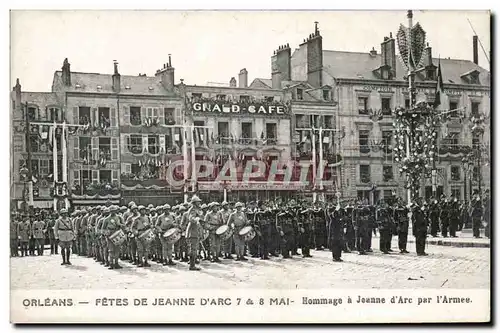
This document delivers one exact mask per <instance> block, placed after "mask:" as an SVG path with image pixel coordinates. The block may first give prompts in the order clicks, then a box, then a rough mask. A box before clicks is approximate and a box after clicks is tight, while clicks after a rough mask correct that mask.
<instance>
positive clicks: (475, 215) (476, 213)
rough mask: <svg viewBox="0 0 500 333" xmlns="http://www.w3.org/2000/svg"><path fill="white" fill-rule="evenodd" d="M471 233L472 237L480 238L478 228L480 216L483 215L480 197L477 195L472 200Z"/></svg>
mask: <svg viewBox="0 0 500 333" xmlns="http://www.w3.org/2000/svg"><path fill="white" fill-rule="evenodd" d="M471 217H472V234H473V235H474V238H481V233H480V231H479V228H480V227H481V218H482V217H483V207H482V205H481V198H480V197H479V196H477V197H476V199H475V200H474V201H473V202H472V211H471Z"/></svg>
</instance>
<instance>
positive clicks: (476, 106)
mask: <svg viewBox="0 0 500 333" xmlns="http://www.w3.org/2000/svg"><path fill="white" fill-rule="evenodd" d="M470 108H471V114H472V115H478V114H479V103H478V102H471V106H470Z"/></svg>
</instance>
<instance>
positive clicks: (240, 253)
mask: <svg viewBox="0 0 500 333" xmlns="http://www.w3.org/2000/svg"><path fill="white" fill-rule="evenodd" d="M235 207H236V209H239V208H240V207H243V204H242V203H237V204H236V205H235ZM240 209H241V208H240ZM228 224H229V225H230V226H231V227H234V233H233V240H234V246H235V250H236V260H247V259H246V258H245V257H244V255H245V240H244V239H243V237H241V236H240V234H239V232H240V231H241V229H243V228H244V227H245V226H247V225H248V224H249V221H248V219H247V216H246V214H245V213H244V212H243V211H241V210H237V211H235V212H234V213H232V214H231V215H230V216H229V220H228Z"/></svg>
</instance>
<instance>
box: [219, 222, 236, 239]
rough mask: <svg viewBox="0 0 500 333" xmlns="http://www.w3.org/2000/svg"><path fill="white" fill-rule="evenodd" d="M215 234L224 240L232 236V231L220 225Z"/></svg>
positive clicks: (226, 226)
mask: <svg viewBox="0 0 500 333" xmlns="http://www.w3.org/2000/svg"><path fill="white" fill-rule="evenodd" d="M215 234H216V235H217V236H219V237H221V238H222V239H224V240H226V239H229V238H231V237H232V236H233V229H231V228H229V226H228V225H221V226H220V227H218V228H217V230H216V231H215Z"/></svg>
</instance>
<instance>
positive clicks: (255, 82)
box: [250, 78, 304, 89]
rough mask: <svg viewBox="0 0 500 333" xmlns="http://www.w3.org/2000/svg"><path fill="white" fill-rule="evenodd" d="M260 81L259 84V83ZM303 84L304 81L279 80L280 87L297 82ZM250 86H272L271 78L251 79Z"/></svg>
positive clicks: (270, 87) (283, 87)
mask: <svg viewBox="0 0 500 333" xmlns="http://www.w3.org/2000/svg"><path fill="white" fill-rule="evenodd" d="M259 83H260V84H259ZM301 83H302V84H303V83H304V82H302V81H281V89H285V88H286V87H287V86H290V87H291V86H294V85H297V84H301ZM252 86H257V87H261V88H266V87H267V88H269V89H272V88H273V80H271V79H262V78H256V79H255V80H253V82H252V83H251V84H250V87H252Z"/></svg>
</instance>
